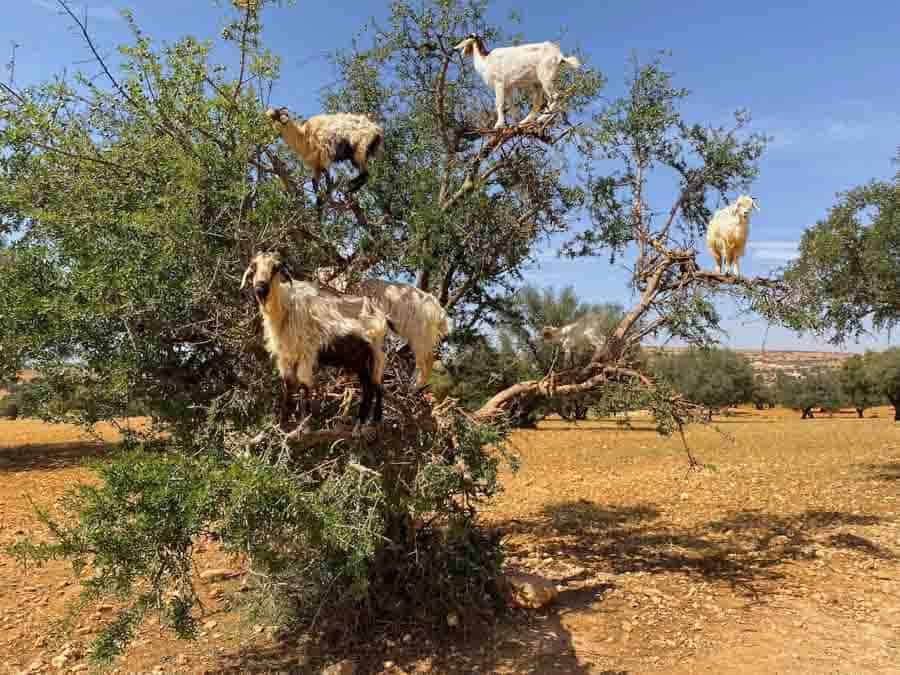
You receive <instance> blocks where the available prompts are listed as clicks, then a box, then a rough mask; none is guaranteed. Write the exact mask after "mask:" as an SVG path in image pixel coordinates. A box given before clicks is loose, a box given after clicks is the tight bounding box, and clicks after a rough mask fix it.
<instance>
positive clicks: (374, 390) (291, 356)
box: [241, 253, 390, 431]
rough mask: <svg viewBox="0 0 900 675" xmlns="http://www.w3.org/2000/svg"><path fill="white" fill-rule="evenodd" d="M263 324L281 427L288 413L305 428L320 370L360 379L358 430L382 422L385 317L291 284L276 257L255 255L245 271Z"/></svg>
mask: <svg viewBox="0 0 900 675" xmlns="http://www.w3.org/2000/svg"><path fill="white" fill-rule="evenodd" d="M248 283H252V285H253V293H254V295H255V297H256V302H257V304H258V306H259V311H260V313H261V314H262V319H263V333H264V335H265V340H266V349H267V350H268V352H269V353H270V354H271V355H272V356H273V357H274V359H275V363H276V366H277V368H278V373H279V375H281V382H282V387H283V392H282V399H281V413H280V426H281V428H282V430H284V431H287V430H288V428H289V426H290V420H291V417H292V415H293V414H295V413H296V414H297V415H298V417H299V419H300V421H301V424H303V425H305V423H306V421H307V420H308V418H309V415H310V401H311V397H312V392H313V386H314V384H315V373H316V370H317V368H318V367H319V366H332V367H339V368H346V369H347V370H351V371H353V372H354V373H356V375H357V376H358V377H359V382H360V386H361V388H362V401H361V402H360V405H359V413H358V415H357V429H358V428H359V426H360V425H362V424H365V423H366V422H367V421H368V420H369V417H370V413H371V419H372V421H373V422H375V423H378V422H380V421H381V418H382V410H383V404H382V397H383V394H384V392H383V388H382V385H381V382H382V378H383V376H384V364H385V355H384V338H385V335H386V333H387V331H388V328H389V327H390V322H389V320H388V317H387V315H386V314H385V313H384V312H383V311H381V310H380V309H379V308H378V307H377V306H376V305H375V304H374V303H373V302H372V301H371V300H369V299H368V298H360V297H355V296H348V295H344V296H339V295H333V294H330V293H320V292H319V289H318V288H317V287H316V286H314V285H313V284H309V283H304V282H296V281H294V280H293V277H292V276H291V273H290V272H289V271H288V269H287V267H286V266H285V265H284V263H282V261H281V260H280V258H279V257H278V256H277V255H273V254H269V253H257V254H256V256H254V258H253V260H251V261H250V265H249V266H248V267H247V270H246V271H245V272H244V278H243V280H242V281H241V289H243V288H245V287H246V286H247V285H248Z"/></svg>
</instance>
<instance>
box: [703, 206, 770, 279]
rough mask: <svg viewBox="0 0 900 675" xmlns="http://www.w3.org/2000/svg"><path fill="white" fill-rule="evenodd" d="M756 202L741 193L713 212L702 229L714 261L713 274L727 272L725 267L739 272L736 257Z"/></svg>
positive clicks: (744, 243) (743, 243)
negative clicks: (729, 202) (704, 229)
mask: <svg viewBox="0 0 900 675" xmlns="http://www.w3.org/2000/svg"><path fill="white" fill-rule="evenodd" d="M753 209H756V210H757V211H759V205H758V204H757V202H756V198H755V197H750V196H748V195H741V196H740V197H738V198H737V199H736V200H735V201H734V204H729V205H728V206H726V207H724V208H721V209H719V210H718V211H716V214H715V215H714V216H713V217H712V220H710V221H709V226H708V227H707V228H706V247H707V248H708V249H709V252H710V253H711V254H712V257H713V258H715V260H716V274H722V273H723V264H724V273H725V274H728V268H729V267H731V268H732V269H733V270H734V275H735V276H740V275H741V268H740V265H739V263H738V259H739V258H740V257H741V256H743V255H744V247H745V246H746V245H747V235H748V234H749V233H750V213H751V212H752V211H753Z"/></svg>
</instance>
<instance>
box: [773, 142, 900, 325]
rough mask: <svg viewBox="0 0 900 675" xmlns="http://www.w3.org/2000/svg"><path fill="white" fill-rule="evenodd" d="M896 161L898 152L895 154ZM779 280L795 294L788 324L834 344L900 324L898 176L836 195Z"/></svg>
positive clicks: (899, 195)
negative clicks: (821, 219)
mask: <svg viewBox="0 0 900 675" xmlns="http://www.w3.org/2000/svg"><path fill="white" fill-rule="evenodd" d="M898 161H900V155H898ZM785 281H787V282H788V283H789V284H791V286H792V287H793V288H794V289H795V291H796V293H797V297H796V302H795V303H792V304H791V308H790V311H791V313H793V314H794V316H795V320H794V321H793V323H794V324H795V325H796V326H797V327H800V328H812V329H814V330H816V331H817V332H819V333H822V334H826V335H829V336H830V338H831V339H832V341H834V342H835V343H840V342H843V341H844V340H845V339H846V338H847V337H852V336H857V335H860V334H861V333H864V332H865V331H866V329H867V323H866V322H867V321H871V325H872V327H873V328H875V329H876V330H881V329H885V328H890V327H892V326H895V325H897V323H898V321H900V172H898V173H897V175H896V176H895V177H894V179H893V181H883V182H878V181H873V182H871V183H869V184H868V185H864V186H862V187H858V188H855V189H853V190H850V191H849V192H847V193H845V194H843V195H841V198H840V201H839V202H838V203H837V204H836V205H835V206H834V207H832V208H831V210H830V211H829V213H828V217H827V218H826V219H825V220H823V221H820V222H818V223H817V224H816V225H815V226H814V227H811V228H810V229H808V230H807V231H806V232H804V234H803V238H802V240H801V241H800V257H799V258H798V259H797V260H795V261H794V262H792V263H791V264H790V265H788V267H787V270H786V271H785Z"/></svg>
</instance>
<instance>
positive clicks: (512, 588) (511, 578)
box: [502, 574, 559, 609]
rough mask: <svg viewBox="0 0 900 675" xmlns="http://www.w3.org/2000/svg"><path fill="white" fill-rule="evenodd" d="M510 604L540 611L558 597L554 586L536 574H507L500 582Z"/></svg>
mask: <svg viewBox="0 0 900 675" xmlns="http://www.w3.org/2000/svg"><path fill="white" fill-rule="evenodd" d="M502 585H504V586H505V587H506V589H507V593H508V595H509V598H510V601H511V602H512V604H514V605H517V606H519V607H523V608H525V609H541V608H542V607H546V606H547V605H549V604H550V603H551V602H553V601H554V600H555V599H556V597H557V596H558V595H559V591H558V590H556V586H555V585H554V584H553V583H551V582H549V581H547V580H546V579H544V578H542V577H539V576H537V575H536V574H507V575H506V576H505V577H504V579H503V582H502Z"/></svg>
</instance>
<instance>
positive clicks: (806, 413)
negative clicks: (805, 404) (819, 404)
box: [800, 408, 816, 420]
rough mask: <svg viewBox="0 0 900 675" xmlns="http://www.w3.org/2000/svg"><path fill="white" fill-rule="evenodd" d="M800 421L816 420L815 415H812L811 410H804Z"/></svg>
mask: <svg viewBox="0 0 900 675" xmlns="http://www.w3.org/2000/svg"><path fill="white" fill-rule="evenodd" d="M800 419H802V420H814V419H816V417H815V415H813V409H812V408H804V409H803V417H801V418H800Z"/></svg>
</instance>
